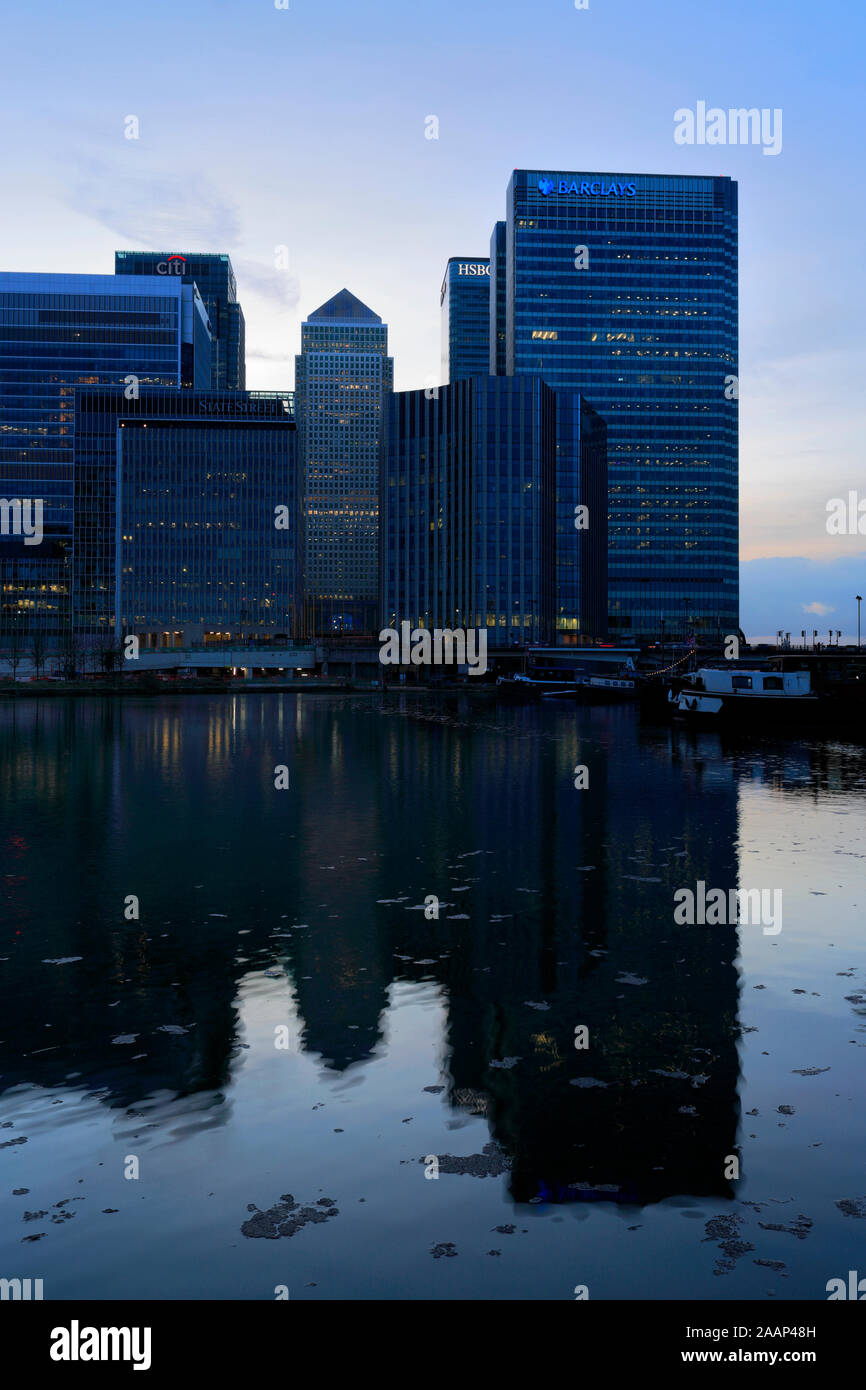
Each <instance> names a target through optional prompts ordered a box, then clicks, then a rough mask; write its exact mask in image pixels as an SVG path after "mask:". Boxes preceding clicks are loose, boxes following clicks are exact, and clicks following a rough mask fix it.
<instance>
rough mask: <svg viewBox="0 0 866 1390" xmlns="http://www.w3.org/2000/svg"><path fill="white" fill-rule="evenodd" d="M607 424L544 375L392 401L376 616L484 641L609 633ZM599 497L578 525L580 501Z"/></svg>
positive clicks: (390, 623) (482, 381)
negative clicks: (591, 516) (589, 520)
mask: <svg viewBox="0 0 866 1390" xmlns="http://www.w3.org/2000/svg"><path fill="white" fill-rule="evenodd" d="M605 496H606V469H605V459H604V426H603V422H602V421H600V420H599V419H598V417H597V416H596V415H595V412H594V411H592V410H591V409H590V407H588V406H587V405H586V404H585V403H584V402H581V400H580V398H579V396H578V395H577V393H575V392H568V391H563V392H561V393H555V392H554V391H552V390H551V389H550V387H549V386H547V385H546V384H545V383H544V382H543V381H542V380H541V379H540V378H539V377H510V378H509V377H493V376H475V377H470V378H467V379H466V380H464V381H459V382H454V383H452V384H451V385H449V386H443V387H440V388H439V392H438V395H437V396H434V397H432V398H430V399H428V393H427V392H425V391H400V392H396V393H394V394H393V395H392V396H391V398H390V400H389V402H388V426H387V431H386V446H385V459H384V466H383V473H382V501H381V518H382V525H381V544H382V554H381V582H382V590H381V606H380V616H381V626H382V627H396V626H397V625H398V624H399V623H401V622H403V621H406V620H408V621H409V622H411V623H412V625H413V626H417V627H425V628H434V627H442V628H482V627H483V628H485V629H486V630H487V640H488V646H490V647H499V648H503V647H515V646H524V645H525V644H527V643H538V642H542V643H549V642H551V641H553V639H554V636H555V634H556V631H557V628H559V627H560V626H561V624H560V621H559V620H560V618H561V617H564V618H566V619H567V620H568V627H567V630H568V631H569V632H570V633H571V634H572V637H573V639H574V640H577V637H578V634H579V635H580V637H582V638H583V639H584V640H588V639H590V638H593V637H596V636H602V635H603V634H604V626H605V617H606V609H605V596H606V582H605V579H606V576H605V568H604V566H605V554H606V542H607V527H606V507H605V505H604V498H605ZM595 498H600V499H601V505H600V507H599V516H598V518H597V524H596V525H594V526H593V525H590V527H589V529H588V530H586V529H584V530H580V531H578V530H577V529H576V528H575V526H574V513H575V506H576V505H578V504H580V503H585V504H587V505H589V503H590V502H592V500H593V499H595Z"/></svg>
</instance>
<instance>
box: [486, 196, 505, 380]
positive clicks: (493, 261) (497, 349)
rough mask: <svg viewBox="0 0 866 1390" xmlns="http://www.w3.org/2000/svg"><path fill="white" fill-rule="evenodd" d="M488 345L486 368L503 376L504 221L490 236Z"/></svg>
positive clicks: (498, 223)
mask: <svg viewBox="0 0 866 1390" xmlns="http://www.w3.org/2000/svg"><path fill="white" fill-rule="evenodd" d="M489 265H490V306H489V307H490V345H489V359H488V360H489V367H488V370H489V371H490V372H491V373H492V374H493V375H494V376H505V223H504V222H497V223H496V225H495V227H494V228H493V233H492V235H491V237H490V261H489Z"/></svg>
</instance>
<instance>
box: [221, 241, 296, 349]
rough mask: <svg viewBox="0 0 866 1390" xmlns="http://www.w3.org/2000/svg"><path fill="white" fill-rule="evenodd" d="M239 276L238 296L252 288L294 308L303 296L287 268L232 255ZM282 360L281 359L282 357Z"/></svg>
mask: <svg viewBox="0 0 866 1390" xmlns="http://www.w3.org/2000/svg"><path fill="white" fill-rule="evenodd" d="M232 263H233V265H234V267H235V271H236V272H237V277H238V297H239V298H240V297H241V290H243V291H244V292H247V291H249V290H251V291H252V292H253V294H259V295H261V296H262V298H263V299H269V300H270V301H271V303H273V304H278V305H279V306H280V308H282V309H294V308H295V307H296V305H297V303H298V300H299V299H300V296H301V288H300V284H299V283H298V280H297V277H296V276H294V275H290V274H289V272H288V271H287V270H277V269H276V268H275V267H274V266H269V265H263V264H262V262H261V261H247V260H239V259H237V258H236V257H234V256H233V257H232ZM280 360H281V359H280Z"/></svg>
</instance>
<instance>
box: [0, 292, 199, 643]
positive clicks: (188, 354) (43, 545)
mask: <svg viewBox="0 0 866 1390" xmlns="http://www.w3.org/2000/svg"><path fill="white" fill-rule="evenodd" d="M185 337H186V338H188V339H189V341H186V342H185ZM209 348H210V340H209V335H208V332H207V326H206V321H205V319H204V310H203V306H201V304H200V301H199V302H198V303H196V300H195V296H194V294H193V290H192V288H191V287H190V286H183V285H182V284H181V283H180V281H179V280H178V281H174V282H173V281H171V280H169V279H165V278H158V277H155V276H152V277H136V278H132V277H129V276H116V275H51V274H13V273H0V496H2V497H3V498H6V499H22V498H24V499H38V500H40V501H41V503H42V510H43V528H42V529H43V538H42V540H41V542H40V543H39V544H35V545H32V546H28V545H27V544H26V543H25V541H24V539H22V538H21V537H20V536H15V535H14V534H11V533H10V534H4V535H0V643H8V641H10V640H19V639H20V638H21V636H22V634H33V633H37V632H38V633H39V634H40V635H41V636H42V637H44V638H45V639H46V640H47V641H48V642H49V643H51V644H54V643H56V642H57V641H58V640H60V639H61V638H62V637H63V636H64V634H66V633H68V632H69V631H70V630H71V623H72V604H71V597H70V584H71V566H72V540H73V506H74V488H75V484H74V474H75V392H76V389H77V388H78V387H79V386H80V385H82V384H84V383H101V382H104V383H109V382H114V383H123V382H126V383H127V389H129V390H136V389H140V388H143V387H146V386H149V385H162V386H173V387H179V386H180V385H181V384H182V383H183V381H184V380H185V379H187V380H191V379H195V377H196V375H197V374H200V373H202V372H206V373H207V374H208V375H209V371H210V364H209Z"/></svg>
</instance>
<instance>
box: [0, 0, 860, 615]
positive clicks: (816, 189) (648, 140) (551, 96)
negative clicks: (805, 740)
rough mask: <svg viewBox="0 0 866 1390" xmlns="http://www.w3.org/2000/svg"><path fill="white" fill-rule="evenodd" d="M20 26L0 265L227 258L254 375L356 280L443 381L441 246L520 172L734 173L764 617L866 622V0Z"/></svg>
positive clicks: (137, 10)
mask: <svg viewBox="0 0 866 1390" xmlns="http://www.w3.org/2000/svg"><path fill="white" fill-rule="evenodd" d="M4 38H5V44H4V50H5V53H4V80H3V84H2V88H0V122H2V135H3V138H2V143H0V168H2V188H3V194H4V199H3V202H4V216H3V218H2V219H0V267H2V268H3V269H5V270H39V271H87V272H105V273H111V271H112V270H113V264H114V262H113V256H114V251H115V249H117V248H121V247H125V248H129V249H141V250H145V249H158V250H166V251H188V250H192V251H197V250H202V251H228V252H229V253H230V254H231V257H232V261H233V263H234V266H235V270H236V273H237V279H238V293H239V297H240V299H241V302H242V304H243V307H244V312H245V315H246V322H247V368H248V370H247V384H248V386H250V387H251V388H253V389H277V388H282V389H286V388H288V387H290V386H291V385H292V383H293V357H294V353H295V352H296V351H297V350H298V346H299V340H300V323H301V320H302V319H303V318H304V317H305V316H306V314H308V313H309V312H310V311H311V310H312V309H315V308H316V307H317V306H318V305H319V304H320V303H322V302H323V301H324V300H325V299H328V298H329V297H330V296H331V295H332V294H334V293H335V292H336V291H337V290H339V289H340V288H342V286H344V285H346V286H348V288H349V289H351V290H352V291H353V292H354V293H355V294H357V295H358V296H359V297H360V298H361V299H363V300H364V301H365V302H366V303H367V304H369V305H370V306H371V308H373V309H374V310H375V311H376V312H377V313H379V314H381V316H382V318H383V319H385V321H386V322H387V323H388V325H389V328H390V345H391V351H392V352H393V355H394V358H395V371H396V386H397V389H408V388H410V387H415V386H423V385H427V384H429V383H431V382H433V381H435V380H437V379H438V377H439V351H440V349H439V335H440V329H439V287H440V284H441V281H442V275H443V271H444V267H445V262H446V261H447V259H448V257H449V256H452V255H461V256H462V255H466V256H472V255H486V254H487V251H488V244H489V238H490V231H491V228H492V225H493V223H494V222H495V221H496V220H497V218H500V217H502V216H503V215H504V206H505V189H506V185H507V182H508V179H509V176H510V174H511V171H512V169H514V168H520V167H528V168H539V167H542V168H548V169H551V170H557V169H586V170H593V169H598V170H608V171H612V172H614V171H620V170H621V171H625V172H637V173H644V172H645V173H679V172H682V173H706V174H727V175H730V176H731V177H733V178H736V179H737V180H738V181H739V187H740V223H739V225H740V364H739V376H740V424H741V524H742V559H743V561H744V567H743V626H744V628H745V630H746V632H747V633H748V634H749V635H752V636H758V635H766V634H768V633H774V632H775V631H776V629H777V628H779V627H783V628H785V629H786V630H791V631H794V630H796V632H797V633H799V632H800V630H801V629H802V628H804V627H805V628H807V629H810V630H811V628H812V627H818V628H819V629H820V630H822V631H823V632H825V630H826V628H828V627H831V626H832V627H833V628H834V629H835V628H841V629H842V630H843V632H844V633H846V635H850V634H851V632H852V631H854V629H855V624H856V605H855V604H854V601H853V594H854V593H855V592H857V593H859V592H863V584H864V582H866V535H859V534H857V533H856V527H855V528H854V529H855V534H854V535H845V536H835V535H830V534H828V532H827V528H826V517H827V511H826V508H827V502H828V500H829V499H831V498H834V497H844V498H847V496H848V493H849V491H851V490H857V489H859V494H858V495H859V496H861V497H863V498H864V499H866V476H864V474H866V470H864V467H863V437H864V413H866V412H864V390H863V382H864V376H866V360H864V359H866V352H864V338H863V331H862V330H863V322H864V293H863V270H862V267H863V227H864V220H866V217H864V214H866V194H864V175H863V157H862V146H863V136H862V130H863V125H864V114H866V100H864V95H863V93H864V83H863V75H862V63H863V50H864V46H866V45H864V39H866V19H864V11H863V9H862V7H858V6H856V5H854V4H852V3H851V0H823V3H822V4H820V5H816V4H814V3H807V2H806V0H730V3H728V4H725V5H699V4H695V0H659V2H658V3H652V0H589V3H588V7H587V8H585V9H577V8H576V7H575V3H574V0H527V2H526V3H517V0H438V3H435V4H425V3H418V4H407V3H406V0H371V2H370V3H367V4H362V3H357V0H289V3H288V7H287V8H285V9H278V8H277V7H276V5H275V4H274V0H207V2H206V0H182V3H175V4H168V3H166V0H149V3H147V4H123V3H121V4H117V3H112V4H108V3H106V2H104V0H83V2H82V3H78V4H74V5H73V4H69V3H66V4H60V3H57V0H43V3H40V4H38V5H34V6H32V7H28V8H24V7H22V6H16V7H14V8H12V7H7V9H6V11H5V15H4ZM698 102H705V103H706V105H707V107H720V108H723V109H725V110H727V109H729V108H733V107H758V108H769V109H771V110H776V109H777V108H778V109H780V110H781V112H782V142H781V150H780V151H779V153H777V154H764V152H763V149H762V148H761V147H760V146H757V145H744V146H741V145H727V144H722V145H713V146H708V145H697V144H695V145H683V144H678V143H676V142H675V140H674V129H675V122H674V112H675V111H677V110H679V109H681V108H690V109H692V110H694V109H695V108H696V106H697V103H698ZM130 116H134V117H135V118H137V121H138V138H137V139H127V138H125V130H127V129H129V128H130V127H129V123H128V121H127V118H128V117H130ZM430 116H435V117H437V119H438V139H427V138H425V129H427V128H429V125H428V121H427V118H428V117H430ZM283 247H284V248H287V259H288V268H282V266H283V264H284V262H285V254H282V255H281V253H280V252H279V249H278V248H283ZM864 510H866V509H864ZM863 524H864V530H866V519H864V523H863ZM815 605H817V608H816V607H815Z"/></svg>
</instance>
